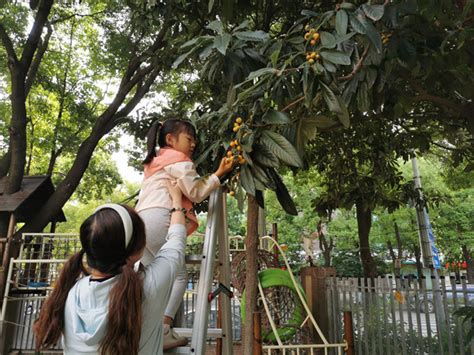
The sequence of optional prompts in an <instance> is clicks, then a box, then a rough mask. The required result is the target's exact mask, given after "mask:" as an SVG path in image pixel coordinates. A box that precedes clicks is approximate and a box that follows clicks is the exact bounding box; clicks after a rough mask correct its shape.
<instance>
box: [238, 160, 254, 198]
mask: <svg viewBox="0 0 474 355" xmlns="http://www.w3.org/2000/svg"><path fill="white" fill-rule="evenodd" d="M240 184H241V185H242V187H243V188H244V190H245V191H247V192H248V193H249V194H251V195H252V196H255V182H254V181H253V176H252V172H251V171H250V168H249V167H248V166H247V165H243V166H241V168H240Z"/></svg>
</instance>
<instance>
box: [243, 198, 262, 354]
mask: <svg viewBox="0 0 474 355" xmlns="http://www.w3.org/2000/svg"><path fill="white" fill-rule="evenodd" d="M247 202H248V208H247V237H246V238H245V246H246V251H245V259H246V265H247V270H246V277H245V299H246V304H245V315H246V316H245V324H244V339H243V341H244V343H243V353H244V354H248V355H252V353H253V341H254V337H253V312H254V311H255V310H256V308H257V294H258V290H257V282H258V275H257V269H258V263H257V257H258V255H257V250H258V204H257V200H256V199H255V197H254V196H252V195H250V194H247Z"/></svg>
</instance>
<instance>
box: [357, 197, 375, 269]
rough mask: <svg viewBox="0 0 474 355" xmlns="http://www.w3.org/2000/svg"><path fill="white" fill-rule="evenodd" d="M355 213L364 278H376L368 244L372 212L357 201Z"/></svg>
mask: <svg viewBox="0 0 474 355" xmlns="http://www.w3.org/2000/svg"><path fill="white" fill-rule="evenodd" d="M356 212H357V231H358V233H359V246H360V259H361V261H362V267H363V269H364V276H365V277H368V278H374V277H376V276H377V268H376V266H375V263H374V259H373V258H372V253H371V251H370V244H369V234H370V228H371V227H372V211H371V210H370V209H369V208H364V206H363V203H362V201H358V202H357V203H356Z"/></svg>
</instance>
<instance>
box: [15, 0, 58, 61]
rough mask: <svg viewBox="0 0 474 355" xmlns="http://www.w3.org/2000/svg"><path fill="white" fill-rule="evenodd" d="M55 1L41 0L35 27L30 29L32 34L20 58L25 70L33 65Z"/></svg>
mask: <svg viewBox="0 0 474 355" xmlns="http://www.w3.org/2000/svg"><path fill="white" fill-rule="evenodd" d="M53 2H54V1H53V0H44V1H41V4H40V7H39V9H38V12H37V13H36V18H35V22H34V23H33V27H32V29H31V31H30V34H29V35H28V39H27V40H26V43H25V47H24V49H23V53H22V55H21V60H20V62H21V65H22V66H23V68H24V69H25V70H27V69H28V68H29V67H30V65H31V61H32V60H33V55H34V54H35V51H36V49H37V48H38V43H39V41H40V39H41V34H42V33H43V28H44V25H45V23H46V21H47V20H48V16H49V13H50V12H51V8H52V6H53Z"/></svg>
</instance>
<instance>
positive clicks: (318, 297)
mask: <svg viewBox="0 0 474 355" xmlns="http://www.w3.org/2000/svg"><path fill="white" fill-rule="evenodd" d="M300 274H301V283H302V286H303V289H304V291H305V293H306V300H307V302H308V307H309V309H310V310H311V313H312V314H313V317H314V319H315V320H316V323H317V324H318V326H319V328H320V329H321V331H322V332H323V334H324V336H325V337H326V338H328V336H329V324H330V322H329V314H328V310H329V308H330V307H329V303H328V299H327V295H326V279H327V278H328V277H334V276H336V269H335V268H333V267H315V266H310V267H305V268H301V271H300ZM311 336H312V338H313V340H315V341H317V342H322V340H321V339H320V337H319V336H318V334H317V332H316V330H315V329H314V327H313V326H311Z"/></svg>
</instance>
